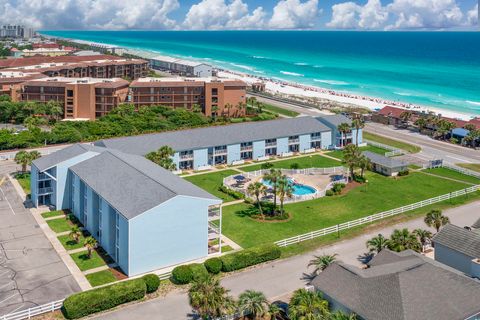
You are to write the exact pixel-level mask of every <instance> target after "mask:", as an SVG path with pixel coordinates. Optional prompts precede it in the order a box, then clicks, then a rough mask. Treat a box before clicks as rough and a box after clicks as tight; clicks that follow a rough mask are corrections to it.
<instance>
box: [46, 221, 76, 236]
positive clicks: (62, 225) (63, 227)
mask: <svg viewBox="0 0 480 320" xmlns="http://www.w3.org/2000/svg"><path fill="white" fill-rule="evenodd" d="M47 224H48V226H49V227H50V229H52V230H53V232H55V233H60V232H65V231H70V229H72V227H73V225H74V224H73V223H72V222H71V221H70V220H67V219H65V218H59V219H53V220H48V221H47Z"/></svg>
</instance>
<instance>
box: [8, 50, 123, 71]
mask: <svg viewBox="0 0 480 320" xmlns="http://www.w3.org/2000/svg"><path fill="white" fill-rule="evenodd" d="M124 59H125V58H122V57H116V56H111V55H106V54H104V55H97V56H60V57H45V56H42V57H29V58H14V59H4V60H0V69H3V68H17V67H25V66H32V65H37V64H42V63H62V62H83V61H94V60H124Z"/></svg>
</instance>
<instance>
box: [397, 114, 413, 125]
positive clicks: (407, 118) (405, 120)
mask: <svg viewBox="0 0 480 320" xmlns="http://www.w3.org/2000/svg"><path fill="white" fill-rule="evenodd" d="M411 118H412V112H411V111H403V112H402V113H401V114H400V120H402V122H403V124H404V125H405V126H406V127H408V121H410V119H411Z"/></svg>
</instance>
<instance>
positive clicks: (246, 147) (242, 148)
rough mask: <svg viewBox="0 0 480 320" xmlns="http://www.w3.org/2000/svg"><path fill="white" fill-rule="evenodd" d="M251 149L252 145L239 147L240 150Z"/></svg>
mask: <svg viewBox="0 0 480 320" xmlns="http://www.w3.org/2000/svg"><path fill="white" fill-rule="evenodd" d="M252 150H253V146H244V147H240V151H252Z"/></svg>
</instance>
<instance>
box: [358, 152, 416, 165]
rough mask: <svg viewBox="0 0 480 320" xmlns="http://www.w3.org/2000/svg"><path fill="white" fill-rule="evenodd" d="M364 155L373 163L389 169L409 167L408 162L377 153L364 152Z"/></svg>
mask: <svg viewBox="0 0 480 320" xmlns="http://www.w3.org/2000/svg"><path fill="white" fill-rule="evenodd" d="M362 154H363V155H364V156H366V157H367V158H368V159H370V161H371V162H372V163H375V164H379V165H381V166H384V167H387V168H398V167H404V166H408V162H405V161H401V160H397V159H395V158H391V157H385V156H382V155H381V154H378V153H375V152H371V151H363V152H362Z"/></svg>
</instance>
